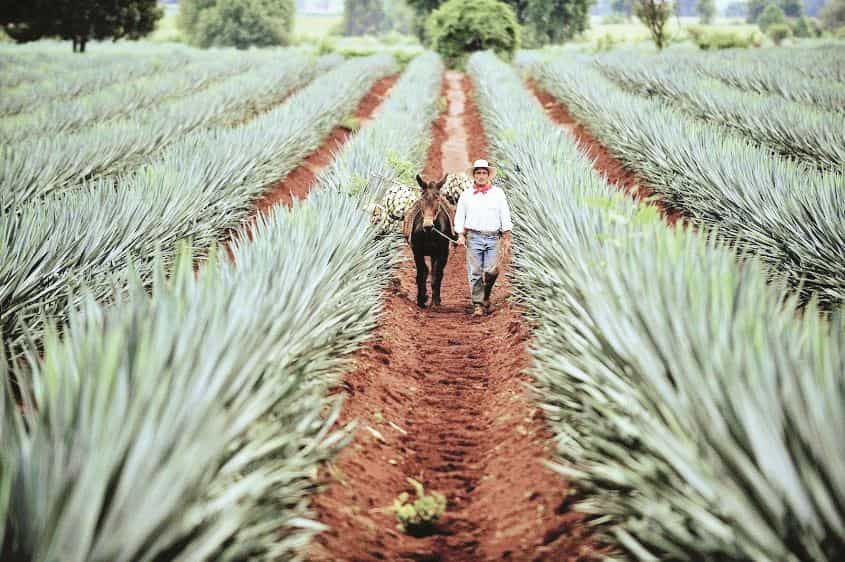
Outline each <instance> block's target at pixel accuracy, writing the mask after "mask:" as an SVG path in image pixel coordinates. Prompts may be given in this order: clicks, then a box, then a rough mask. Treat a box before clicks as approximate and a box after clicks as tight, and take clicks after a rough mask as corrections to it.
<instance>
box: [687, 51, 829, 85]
mask: <svg viewBox="0 0 845 562" xmlns="http://www.w3.org/2000/svg"><path fill="white" fill-rule="evenodd" d="M806 47H807V48H802V46H801V45H798V48H795V46H792V47H784V48H776V49H753V50H743V49H735V50H729V51H722V52H721V53H720V54H719V57H718V58H719V59H720V60H722V61H727V62H729V63H730V62H736V63H739V65H743V66H745V67H746V68H749V69H750V70H752V71H753V72H758V71H761V70H763V66H764V65H765V66H768V67H769V68H770V72H769V73H768V74H769V75H770V76H771V75H775V74H781V76H785V75H786V76H790V77H791V76H794V75H795V74H800V75H802V76H805V77H807V78H810V79H813V80H822V81H838V82H845V62H843V61H845V47H843V45H842V44H841V43H839V42H830V41H827V42H822V43H821V44H818V43H813V42H808V43H806ZM701 58H702V59H706V58H708V57H701ZM747 63H751V65H750V66H749V65H748V64H747Z"/></svg>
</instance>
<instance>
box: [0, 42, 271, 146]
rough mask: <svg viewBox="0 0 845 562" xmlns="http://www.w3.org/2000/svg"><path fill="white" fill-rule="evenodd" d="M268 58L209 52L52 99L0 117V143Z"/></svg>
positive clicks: (117, 111)
mask: <svg viewBox="0 0 845 562" xmlns="http://www.w3.org/2000/svg"><path fill="white" fill-rule="evenodd" d="M262 59H263V60H262ZM268 59H269V57H259V56H255V55H253V56H243V55H238V53H237V52H228V53H225V54H215V55H207V56H203V57H197V58H196V59H193V60H191V61H190V62H189V63H188V64H186V65H183V66H182V67H180V68H175V69H170V70H164V71H162V72H158V73H156V74H153V75H151V76H145V77H143V78H140V79H137V80H129V81H125V82H120V83H118V84H115V85H114V86H112V87H109V88H103V89H102V90H99V91H97V92H95V93H92V94H90V95H87V96H82V97H77V98H73V99H70V100H67V99H58V100H54V101H52V102H49V103H45V104H42V105H40V106H39V107H38V108H37V109H35V110H33V111H30V112H26V113H19V114H17V115H13V116H10V117H5V118H0V142H3V143H10V142H19V141H21V140H23V139H25V138H28V137H32V136H38V135H51V134H56V133H61V132H65V131H71V130H76V129H80V128H81V127H84V126H86V125H89V124H92V123H95V122H97V123H102V122H104V121H107V120H110V119H115V118H119V117H122V116H127V115H131V114H133V113H135V112H137V111H139V110H143V109H146V108H148V107H151V106H157V105H159V104H161V103H166V102H168V101H170V100H174V99H178V98H181V97H186V96H189V95H191V94H194V93H196V92H198V91H201V90H204V89H205V88H207V87H209V86H210V85H211V84H213V83H214V82H216V81H220V80H224V79H226V78H229V77H231V76H235V75H238V74H242V73H244V72H246V71H248V70H250V69H252V68H255V67H256V66H258V65H260V64H261V63H262V62H265V63H266V62H271V61H270V60H268ZM3 93H6V91H4V92H3Z"/></svg>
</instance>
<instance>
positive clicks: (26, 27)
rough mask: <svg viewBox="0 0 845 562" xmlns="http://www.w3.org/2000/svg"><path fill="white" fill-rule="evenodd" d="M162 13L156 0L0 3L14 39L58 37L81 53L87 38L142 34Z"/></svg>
mask: <svg viewBox="0 0 845 562" xmlns="http://www.w3.org/2000/svg"><path fill="white" fill-rule="evenodd" d="M162 14H163V12H162V10H161V8H159V7H158V5H157V2H156V0H30V1H29V2H15V3H12V5H10V6H4V8H3V10H2V15H0V23H2V24H3V28H4V30H5V31H6V33H7V34H8V35H9V36H10V37H11V38H12V39H14V40H15V41H18V42H25V41H35V40H37V39H41V38H42V37H59V38H60V39H65V40H70V41H72V43H73V50H74V52H80V53H84V52H85V46H86V44H87V43H88V41H90V40H98V39H121V38H124V37H125V38H127V39H138V38H140V37H143V36H144V35H146V34H148V33H150V32H152V31H153V30H154V29H155V23H156V21H157V20H158V19H159V18H160V17H161V16H162Z"/></svg>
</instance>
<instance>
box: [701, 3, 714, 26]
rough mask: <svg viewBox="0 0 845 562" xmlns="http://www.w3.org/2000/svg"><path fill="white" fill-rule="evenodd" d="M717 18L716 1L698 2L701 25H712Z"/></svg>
mask: <svg viewBox="0 0 845 562" xmlns="http://www.w3.org/2000/svg"><path fill="white" fill-rule="evenodd" d="M714 17H716V2H715V1H714V0H698V18H699V20H701V23H712V22H713V18H714Z"/></svg>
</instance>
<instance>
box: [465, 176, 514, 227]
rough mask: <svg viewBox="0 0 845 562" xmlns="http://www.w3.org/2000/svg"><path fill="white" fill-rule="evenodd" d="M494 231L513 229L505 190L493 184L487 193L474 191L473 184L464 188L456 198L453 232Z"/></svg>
mask: <svg viewBox="0 0 845 562" xmlns="http://www.w3.org/2000/svg"><path fill="white" fill-rule="evenodd" d="M468 229H469V230H481V231H485V232H495V231H499V230H501V231H502V232H508V231H510V230H513V223H512V222H511V211H510V208H509V207H508V200H507V198H506V197H505V192H504V191H502V188H500V187H498V186H495V185H494V186H493V187H491V188H490V190H489V191H488V192H487V193H475V186H473V187H470V188H469V189H465V190H464V192H463V193H461V197H460V198H459V199H458V209H457V211H456V212H455V232H457V233H458V234H463V233H464V232H466V230H468Z"/></svg>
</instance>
